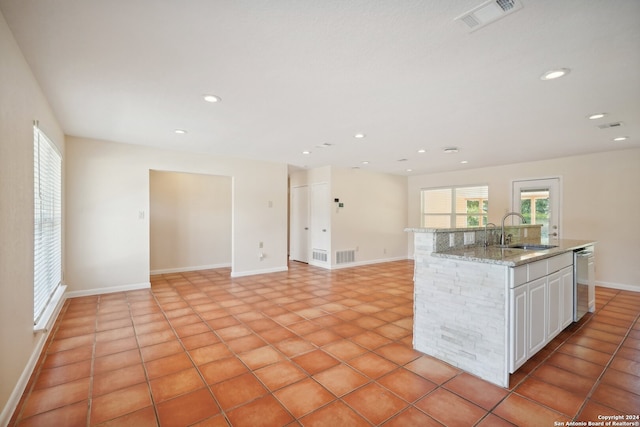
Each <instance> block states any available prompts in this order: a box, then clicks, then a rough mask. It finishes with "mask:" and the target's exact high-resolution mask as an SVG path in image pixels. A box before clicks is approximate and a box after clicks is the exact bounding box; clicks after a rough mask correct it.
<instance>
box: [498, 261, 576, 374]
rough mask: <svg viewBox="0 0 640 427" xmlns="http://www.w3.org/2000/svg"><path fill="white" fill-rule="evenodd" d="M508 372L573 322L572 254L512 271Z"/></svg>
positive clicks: (517, 366) (520, 364) (514, 369)
mask: <svg viewBox="0 0 640 427" xmlns="http://www.w3.org/2000/svg"><path fill="white" fill-rule="evenodd" d="M510 270H511V271H510V275H509V277H510V283H509V287H510V289H509V329H510V333H509V339H510V343H509V372H511V373H513V372H515V371H516V369H518V368H519V367H520V366H522V364H523V363H524V362H526V361H527V360H528V359H529V358H530V357H531V356H533V355H534V354H536V353H537V352H538V351H539V350H541V349H542V348H543V347H544V346H545V345H547V344H548V343H549V341H551V340H552V339H553V338H554V337H555V336H556V335H558V334H559V333H560V332H561V331H562V330H563V329H564V328H565V327H567V326H568V325H569V324H570V323H571V322H572V320H573V253H570V252H567V253H564V254H561V255H556V256H555V257H552V258H548V259H546V260H541V261H536V262H533V263H530V264H525V265H522V266H518V267H515V268H511V269H510Z"/></svg>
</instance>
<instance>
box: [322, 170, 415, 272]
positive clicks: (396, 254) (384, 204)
mask: <svg viewBox="0 0 640 427" xmlns="http://www.w3.org/2000/svg"><path fill="white" fill-rule="evenodd" d="M406 188H407V177H405V176H400V175H390V174H382V173H375V172H369V171H366V170H362V169H341V168H332V174H331V211H332V213H331V224H332V227H331V244H332V250H333V252H334V253H335V251H341V250H345V249H354V248H358V251H357V252H356V263H358V262H370V261H384V260H392V259H400V258H402V259H406V258H407V233H405V231H404V229H405V227H406V226H407V193H406ZM336 198H337V199H340V202H341V203H344V207H342V208H340V207H338V204H336V203H334V202H333V200H334V199H336ZM334 261H335V259H334Z"/></svg>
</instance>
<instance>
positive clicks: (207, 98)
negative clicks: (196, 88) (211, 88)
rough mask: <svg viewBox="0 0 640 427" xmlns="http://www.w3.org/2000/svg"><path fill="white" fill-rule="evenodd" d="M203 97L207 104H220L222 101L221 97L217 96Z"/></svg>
mask: <svg viewBox="0 0 640 427" xmlns="http://www.w3.org/2000/svg"><path fill="white" fill-rule="evenodd" d="M202 97H203V98H204V100H205V101H207V102H220V101H222V98H220V97H219V96H216V95H203V96H202Z"/></svg>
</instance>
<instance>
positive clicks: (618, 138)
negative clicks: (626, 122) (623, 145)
mask: <svg viewBox="0 0 640 427" xmlns="http://www.w3.org/2000/svg"><path fill="white" fill-rule="evenodd" d="M627 139H629V137H628V136H619V137H617V138H613V140H614V141H616V142H620V141H626V140H627Z"/></svg>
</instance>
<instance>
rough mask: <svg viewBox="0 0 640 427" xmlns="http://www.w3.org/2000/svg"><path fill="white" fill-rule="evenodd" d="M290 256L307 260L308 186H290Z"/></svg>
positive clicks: (303, 260)
mask: <svg viewBox="0 0 640 427" xmlns="http://www.w3.org/2000/svg"><path fill="white" fill-rule="evenodd" d="M289 233H290V237H289V238H290V242H289V251H290V254H289V255H290V257H291V259H292V260H294V261H301V262H309V188H308V187H307V186H306V185H305V186H301V187H293V188H291V224H290V231H289Z"/></svg>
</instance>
